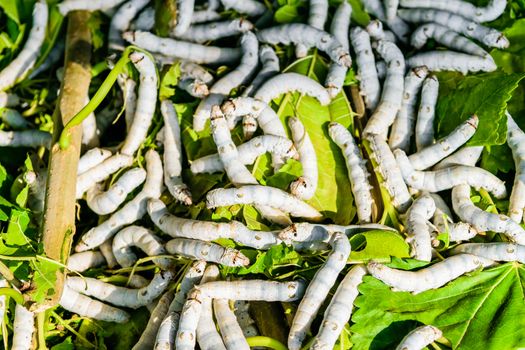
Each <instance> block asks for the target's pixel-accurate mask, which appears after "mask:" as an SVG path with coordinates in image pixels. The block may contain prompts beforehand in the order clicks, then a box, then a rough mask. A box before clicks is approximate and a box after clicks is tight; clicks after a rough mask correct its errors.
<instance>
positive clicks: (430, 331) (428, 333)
mask: <svg viewBox="0 0 525 350" xmlns="http://www.w3.org/2000/svg"><path fill="white" fill-rule="evenodd" d="M442 335H443V333H442V332H441V331H440V330H439V329H438V328H437V327H434V326H421V327H417V328H416V329H414V330H413V331H411V332H410V333H408V334H407V335H406V336H405V337H404V338H403V340H401V342H400V343H399V345H398V346H397V347H396V350H420V349H424V348H425V347H426V346H427V345H430V344H431V343H432V342H434V341H436V340H438V339H439V338H441V336H442Z"/></svg>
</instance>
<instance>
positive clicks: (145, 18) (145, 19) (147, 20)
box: [129, 6, 155, 32]
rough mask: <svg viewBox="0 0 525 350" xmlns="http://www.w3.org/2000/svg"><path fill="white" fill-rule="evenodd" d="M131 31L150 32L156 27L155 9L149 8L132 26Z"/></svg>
mask: <svg viewBox="0 0 525 350" xmlns="http://www.w3.org/2000/svg"><path fill="white" fill-rule="evenodd" d="M129 27H130V29H131V30H143V31H147V32H150V31H152V30H153V27H155V8H153V6H147V7H146V8H145V9H144V10H142V12H140V13H139V15H138V16H137V17H136V18H135V20H133V22H132V23H131V24H130V26H129Z"/></svg>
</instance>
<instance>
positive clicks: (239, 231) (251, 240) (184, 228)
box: [148, 199, 279, 249]
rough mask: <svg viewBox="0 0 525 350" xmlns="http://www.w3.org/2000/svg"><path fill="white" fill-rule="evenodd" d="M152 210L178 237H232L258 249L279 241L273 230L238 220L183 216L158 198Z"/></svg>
mask: <svg viewBox="0 0 525 350" xmlns="http://www.w3.org/2000/svg"><path fill="white" fill-rule="evenodd" d="M148 213H149V216H150V218H151V220H152V221H153V223H154V224H155V226H157V227H158V228H159V229H160V230H161V231H162V232H164V233H166V234H168V235H170V236H171V237H175V238H176V237H182V238H194V239H198V240H201V241H215V240H217V239H220V238H229V239H232V240H234V241H235V242H237V243H239V244H242V245H245V246H247V247H253V248H256V249H268V248H270V247H271V246H273V245H275V244H278V243H279V241H278V240H277V238H276V237H275V235H274V234H273V233H272V232H267V231H252V230H249V229H248V228H247V227H246V226H244V225H243V224H242V223H240V222H238V221H230V222H227V223H226V222H213V221H202V220H192V219H184V218H179V217H177V216H175V215H172V214H170V213H169V212H168V209H167V208H166V206H165V205H164V203H162V201H160V200H157V199H151V200H150V201H149V203H148Z"/></svg>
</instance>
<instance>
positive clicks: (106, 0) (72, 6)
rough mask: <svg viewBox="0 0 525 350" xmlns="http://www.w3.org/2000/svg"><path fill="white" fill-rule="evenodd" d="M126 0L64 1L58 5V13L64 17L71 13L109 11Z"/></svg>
mask: <svg viewBox="0 0 525 350" xmlns="http://www.w3.org/2000/svg"><path fill="white" fill-rule="evenodd" d="M124 1H126V0H91V1H85V0H65V1H62V2H61V3H60V4H58V11H59V12H60V13H61V14H62V16H66V15H67V14H68V13H69V12H71V11H77V10H85V11H90V12H93V11H97V10H101V11H104V10H109V9H111V8H113V7H117V6H118V5H120V4H121V3H123V2H124Z"/></svg>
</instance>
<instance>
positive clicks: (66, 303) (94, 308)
mask: <svg viewBox="0 0 525 350" xmlns="http://www.w3.org/2000/svg"><path fill="white" fill-rule="evenodd" d="M59 304H60V306H62V307H63V308H64V309H66V310H67V311H70V312H73V313H76V314H78V315H80V316H84V317H89V318H92V319H95V320H101V321H106V322H117V323H126V322H128V320H129V314H128V313H127V312H125V311H123V310H120V309H118V308H116V307H113V306H110V305H106V304H104V303H102V302H100V301H98V300H95V299H91V298H90V297H87V296H85V295H82V294H80V293H78V292H76V291H74V290H73V289H71V288H69V287H68V286H67V285H66V286H64V290H63V292H62V296H61V297H60V301H59Z"/></svg>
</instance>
